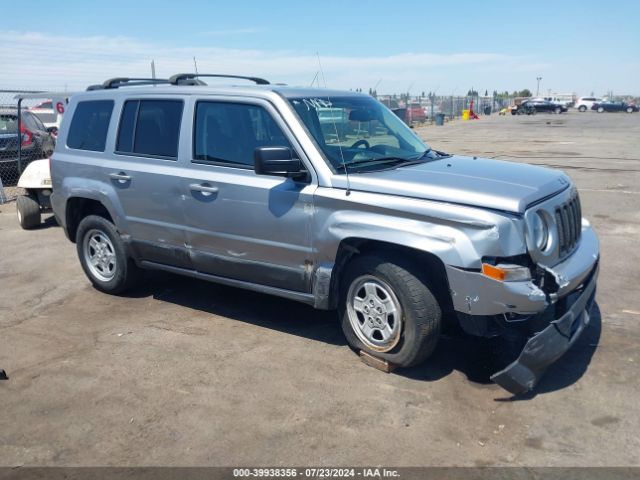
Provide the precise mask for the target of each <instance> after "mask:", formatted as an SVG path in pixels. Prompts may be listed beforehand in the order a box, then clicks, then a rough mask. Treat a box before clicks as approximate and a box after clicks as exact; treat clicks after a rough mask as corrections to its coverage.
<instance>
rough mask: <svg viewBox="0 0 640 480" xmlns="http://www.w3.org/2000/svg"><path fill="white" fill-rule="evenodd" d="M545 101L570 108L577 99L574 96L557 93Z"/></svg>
mask: <svg viewBox="0 0 640 480" xmlns="http://www.w3.org/2000/svg"><path fill="white" fill-rule="evenodd" d="M544 99H545V100H548V101H550V102H552V103H557V104H559V105H564V106H565V107H567V108H568V107H570V106H572V105H573V104H574V103H575V97H574V96H573V95H572V94H568V93H566V94H562V93H556V94H551V96H549V97H544Z"/></svg>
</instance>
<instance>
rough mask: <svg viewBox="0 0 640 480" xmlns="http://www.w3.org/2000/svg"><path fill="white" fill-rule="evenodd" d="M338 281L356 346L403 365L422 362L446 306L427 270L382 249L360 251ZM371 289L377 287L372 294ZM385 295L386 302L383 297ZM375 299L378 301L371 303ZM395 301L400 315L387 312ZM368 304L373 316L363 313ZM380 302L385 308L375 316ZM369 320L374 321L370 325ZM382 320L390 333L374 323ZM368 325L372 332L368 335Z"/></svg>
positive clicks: (344, 319)
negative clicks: (381, 252) (371, 252)
mask: <svg viewBox="0 0 640 480" xmlns="http://www.w3.org/2000/svg"><path fill="white" fill-rule="evenodd" d="M371 286H373V288H371ZM340 287H341V288H340V307H339V308H340V309H339V315H340V321H341V324H342V331H343V332H344V335H345V337H346V339H347V342H348V343H349V345H350V346H351V347H352V348H353V349H354V350H363V351H365V352H367V353H369V354H371V355H373V356H375V357H378V358H382V359H384V360H387V361H388V362H390V363H393V364H395V365H397V366H400V367H411V366H414V365H418V364H420V363H422V362H423V361H424V360H426V359H427V358H428V357H429V355H431V353H432V352H433V350H434V349H435V347H436V345H437V343H438V339H439V337H440V329H441V322H442V310H441V308H440V305H439V304H438V301H437V300H436V297H435V296H434V294H433V293H432V290H431V289H430V287H429V286H428V281H427V278H426V276H425V274H424V273H423V272H417V271H416V270H415V269H414V268H413V267H412V266H411V263H410V262H409V261H407V260H405V259H402V258H395V257H393V256H382V255H363V256H360V257H356V258H355V259H354V260H353V261H352V262H351V263H349V264H348V265H347V267H346V269H345V272H344V277H343V281H341V286H340ZM371 291H374V292H375V293H374V294H373V295H371V293H370V292H371ZM356 297H357V298H358V299H359V300H357V301H356V300H355V298H356ZM385 298H386V300H385ZM381 299H382V300H385V302H386V306H385V304H381V303H380V300H381ZM372 300H373V301H374V303H370V302H371V301H372ZM356 303H357V304H359V307H358V309H356V307H355V305H356ZM393 304H396V310H395V313H396V314H397V316H396V315H393V314H390V315H386V314H385V313H384V312H387V307H388V306H389V305H393ZM365 308H369V309H370V310H368V312H370V313H373V315H372V317H365V316H364V315H365V311H364V309H365ZM378 308H383V309H384V310H383V313H382V314H381V315H380V317H377V318H376V311H375V310H374V309H376V310H377V309H378ZM389 310H391V311H393V309H389ZM378 312H379V310H378ZM379 320H382V323H379ZM356 322H357V324H358V325H361V327H358V326H356ZM368 322H371V323H368ZM367 324H368V327H371V325H373V326H374V327H373V328H368V327H367ZM381 325H382V326H387V329H386V331H387V334H388V338H387V339H385V338H384V336H383V334H382V330H381V329H376V328H375V327H377V326H381ZM365 328H368V329H369V331H370V332H373V333H371V334H369V335H367V334H366V333H365V330H364V329H365ZM376 330H377V333H376ZM367 336H368V337H369V338H370V339H371V340H369V339H367ZM374 342H375V343H374Z"/></svg>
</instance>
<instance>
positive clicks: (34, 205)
mask: <svg viewBox="0 0 640 480" xmlns="http://www.w3.org/2000/svg"><path fill="white" fill-rule="evenodd" d="M16 215H17V216H18V223H19V224H20V226H21V227H22V228H24V229H25V230H30V229H32V228H36V227H37V226H39V225H40V223H41V221H40V220H41V219H40V204H39V203H38V199H37V198H36V196H35V195H32V194H27V195H20V196H19V197H18V198H17V200H16Z"/></svg>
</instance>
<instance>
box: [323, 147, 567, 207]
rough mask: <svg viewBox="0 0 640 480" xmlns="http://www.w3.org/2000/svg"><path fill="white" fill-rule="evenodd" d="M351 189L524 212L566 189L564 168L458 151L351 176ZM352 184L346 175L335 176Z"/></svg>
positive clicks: (344, 184)
mask: <svg viewBox="0 0 640 480" xmlns="http://www.w3.org/2000/svg"><path fill="white" fill-rule="evenodd" d="M349 181H350V183H351V189H352V190H354V191H355V190H357V191H363V192H372V193H382V194H388V195H400V196H404V197H414V198H421V199H425V200H436V201H442V202H451V203H458V204H464V205H472V206H477V207H484V208H491V209H494V210H503V211H509V212H515V213H523V212H524V211H525V209H526V208H527V206H528V205H530V204H532V203H534V202H536V201H538V200H540V199H543V198H546V197H549V196H551V195H553V194H555V193H558V192H560V191H562V190H564V189H566V188H567V187H568V186H569V185H570V183H571V181H570V180H569V177H567V175H565V174H564V173H563V172H561V171H557V170H551V169H548V168H543V167H538V166H535V165H527V164H524V163H513V162H505V161H500V160H490V159H486V158H472V157H463V156H458V155H454V156H451V157H447V158H443V159H439V160H433V161H429V162H425V163H421V164H418V165H411V166H407V167H400V168H395V169H392V170H385V171H379V172H367V173H353V174H350V175H349ZM333 185H334V186H335V187H341V188H346V187H347V182H346V176H345V175H336V176H334V180H333Z"/></svg>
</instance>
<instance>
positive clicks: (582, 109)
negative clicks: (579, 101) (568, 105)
mask: <svg viewBox="0 0 640 480" xmlns="http://www.w3.org/2000/svg"><path fill="white" fill-rule="evenodd" d="M578 111H579V112H583V113H584V112H586V111H587V107H585V106H584V105H580V106H579V107H578Z"/></svg>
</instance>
